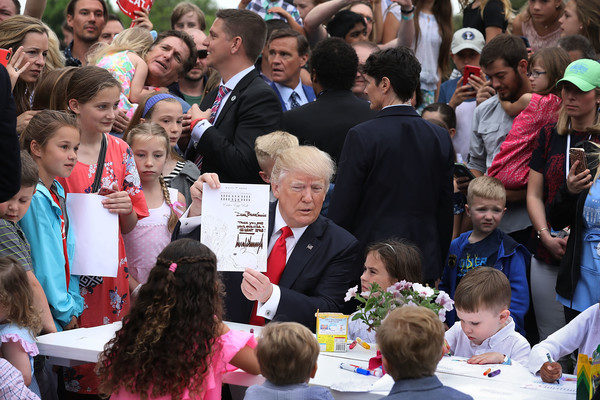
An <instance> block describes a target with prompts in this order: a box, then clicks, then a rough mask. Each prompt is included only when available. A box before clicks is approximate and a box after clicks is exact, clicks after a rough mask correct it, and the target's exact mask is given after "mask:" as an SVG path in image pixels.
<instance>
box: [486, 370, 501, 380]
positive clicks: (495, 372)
mask: <svg viewBox="0 0 600 400" xmlns="http://www.w3.org/2000/svg"><path fill="white" fill-rule="evenodd" d="M500 372H501V371H500V370H499V369H497V370H495V371H492V372H490V373H489V374H488V378H493V377H495V376H496V375H500Z"/></svg>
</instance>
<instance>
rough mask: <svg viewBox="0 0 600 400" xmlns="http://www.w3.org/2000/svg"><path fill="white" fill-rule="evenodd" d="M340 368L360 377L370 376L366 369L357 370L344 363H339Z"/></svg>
mask: <svg viewBox="0 0 600 400" xmlns="http://www.w3.org/2000/svg"><path fill="white" fill-rule="evenodd" d="M340 368H341V369H343V370H345V371H352V372H356V373H357V374H361V375H371V372H370V371H369V370H368V369H364V368H358V367H355V366H352V365H350V364H346V363H340Z"/></svg>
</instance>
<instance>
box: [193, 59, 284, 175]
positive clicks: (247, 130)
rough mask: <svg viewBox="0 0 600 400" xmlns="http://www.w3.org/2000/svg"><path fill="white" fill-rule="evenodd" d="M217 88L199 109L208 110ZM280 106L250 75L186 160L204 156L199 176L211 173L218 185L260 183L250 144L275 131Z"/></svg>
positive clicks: (233, 94) (239, 85) (253, 74)
mask: <svg viewBox="0 0 600 400" xmlns="http://www.w3.org/2000/svg"><path fill="white" fill-rule="evenodd" d="M217 93H218V88H217V89H215V90H213V91H212V92H210V93H209V94H207V95H206V96H205V97H204V99H202V104H201V105H200V108H201V109H203V110H206V109H210V108H211V107H212V105H213V103H214V101H215V98H216V97H217ZM280 122H281V105H280V104H279V100H277V96H275V93H273V90H272V89H271V88H270V87H269V85H267V84H266V83H265V82H264V81H263V80H262V79H261V77H260V76H259V75H258V72H256V70H252V71H250V72H249V73H248V74H247V75H246V76H244V77H243V78H242V80H241V81H239V82H238V84H237V85H236V86H235V89H233V90H232V91H231V93H230V95H229V97H228V98H227V101H226V102H225V105H223V108H222V109H221V112H220V113H219V116H218V117H217V119H216V121H215V122H214V124H213V126H212V127H210V128H208V129H207V130H206V131H205V132H204V134H203V135H202V137H201V138H200V140H199V141H198V144H197V145H196V147H193V146H190V147H189V148H188V151H187V152H186V155H185V156H186V158H187V159H188V160H191V161H194V160H195V158H196V155H197V154H198V153H201V154H202V155H203V156H204V159H203V161H202V172H203V173H204V172H215V173H217V174H218V175H219V179H220V180H221V182H234V183H262V180H261V179H260V176H259V175H258V171H259V170H260V167H259V166H258V161H256V155H255V154H254V141H255V140H256V138H257V137H258V136H261V135H265V134H267V133H271V132H273V131H275V130H277V129H279V125H280Z"/></svg>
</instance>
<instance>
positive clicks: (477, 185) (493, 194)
mask: <svg viewBox="0 0 600 400" xmlns="http://www.w3.org/2000/svg"><path fill="white" fill-rule="evenodd" d="M474 197H481V198H482V199H492V200H500V201H502V202H503V203H505V204H506V190H505V189H504V185H503V184H502V182H500V180H499V179H497V178H493V177H491V176H487V175H483V176H480V177H477V178H475V179H473V180H472V181H471V183H469V189H467V204H472V202H473V198H474Z"/></svg>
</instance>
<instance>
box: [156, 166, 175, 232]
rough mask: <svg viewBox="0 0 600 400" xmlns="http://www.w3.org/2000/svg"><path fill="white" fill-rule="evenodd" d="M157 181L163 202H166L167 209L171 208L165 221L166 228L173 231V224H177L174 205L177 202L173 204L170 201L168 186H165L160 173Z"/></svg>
mask: <svg viewBox="0 0 600 400" xmlns="http://www.w3.org/2000/svg"><path fill="white" fill-rule="evenodd" d="M158 181H159V182H160V187H161V189H162V192H163V197H164V199H165V203H167V205H168V206H169V209H170V210H171V211H170V214H169V220H168V221H167V228H168V229H169V232H173V229H175V226H176V225H177V221H179V217H178V216H177V212H176V211H175V207H176V206H177V204H173V203H172V202H171V196H170V195H169V188H168V187H167V183H166V182H165V178H164V177H163V176H162V175H161V176H160V177H159V178H158Z"/></svg>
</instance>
